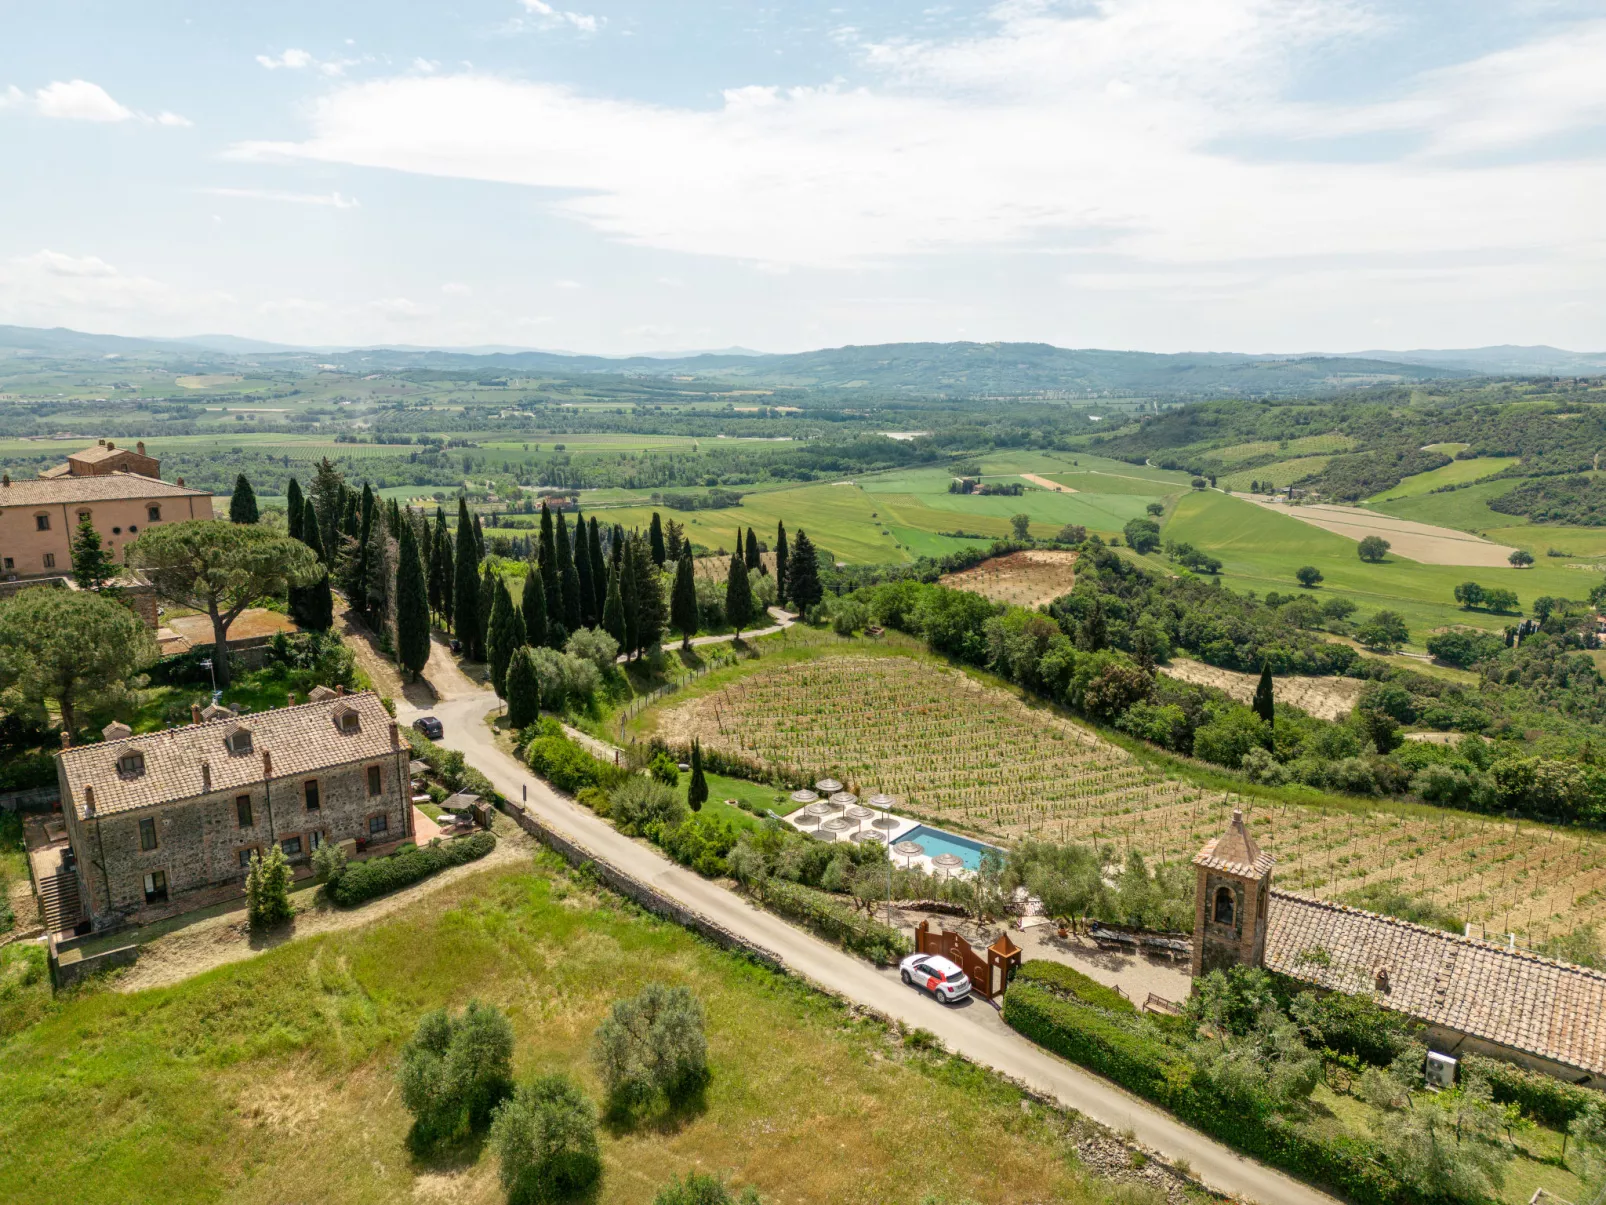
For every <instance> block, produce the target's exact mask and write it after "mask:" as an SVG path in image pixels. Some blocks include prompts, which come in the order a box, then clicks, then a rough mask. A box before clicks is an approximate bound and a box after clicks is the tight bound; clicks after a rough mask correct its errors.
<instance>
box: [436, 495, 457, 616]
mask: <svg viewBox="0 0 1606 1205" xmlns="http://www.w3.org/2000/svg"><path fill="white" fill-rule="evenodd" d="M435 569H436V572H437V573H438V574H439V575H440V583H439V586H440V594H441V597H440V606H439V607H438V608H437V610H438V611H439V613H440V616H441V618H442V619H443V620H445V622H446V625H447V626H448V627H449V626H450V625H451V622H452V610H453V606H452V604H453V603H454V602H455V601H456V594H457V571H456V568H455V567H454V564H453V558H452V537H451V536H450V535H449V534H448V533H447V530H446V516H445V514H444V513H442V514H440V515H437V517H436V522H435Z"/></svg>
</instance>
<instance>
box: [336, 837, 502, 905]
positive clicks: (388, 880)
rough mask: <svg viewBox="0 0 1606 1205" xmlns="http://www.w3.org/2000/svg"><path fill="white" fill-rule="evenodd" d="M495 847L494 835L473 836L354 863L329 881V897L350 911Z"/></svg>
mask: <svg viewBox="0 0 1606 1205" xmlns="http://www.w3.org/2000/svg"><path fill="white" fill-rule="evenodd" d="M495 848H496V838H495V837H494V836H492V835H491V834H490V833H475V834H474V835H473V836H470V837H459V838H457V839H456V840H455V841H443V842H441V843H440V844H439V845H426V846H423V847H422V848H419V849H409V850H405V851H403V852H401V853H396V854H392V855H391V856H390V857H388V858H373V859H370V860H369V861H367V862H353V863H351V865H349V866H347V867H346V869H345V870H344V871H343V872H341V875H340V877H339V878H338V879H335V880H333V881H332V882H330V884H329V888H328V890H329V896H330V898H331V899H333V900H334V901H335V903H337V904H339V905H340V906H341V907H343V908H350V907H351V906H352V905H353V904H360V903H362V902H363V901H364V900H371V899H373V898H374V897H376V896H381V895H386V894H388V893H390V892H392V891H397V890H399V889H401V888H403V887H406V886H409V885H410V884H412V883H416V882H418V881H419V880H420V879H427V878H429V876H430V875H432V874H434V873H435V872H436V871H438V870H445V869H446V868H447V867H449V866H461V865H463V864H464V863H465V862H474V861H477V860H478V859H480V858H483V857H484V856H485V855H486V854H488V853H490V852H491V851H492V850H493V849H495Z"/></svg>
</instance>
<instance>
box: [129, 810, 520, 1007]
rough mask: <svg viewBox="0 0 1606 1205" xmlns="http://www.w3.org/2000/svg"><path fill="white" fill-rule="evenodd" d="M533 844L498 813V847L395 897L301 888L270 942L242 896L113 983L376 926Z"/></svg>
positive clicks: (158, 945) (184, 974) (190, 971)
mask: <svg viewBox="0 0 1606 1205" xmlns="http://www.w3.org/2000/svg"><path fill="white" fill-rule="evenodd" d="M534 848H535V842H534V841H532V840H531V839H530V838H529V837H528V836H526V835H525V833H524V831H523V830H522V829H520V828H519V827H518V826H517V825H515V824H514V823H513V822H512V821H510V820H506V819H504V818H500V817H499V818H498V823H497V825H496V848H495V849H493V850H492V851H491V852H490V853H488V854H486V855H485V856H484V857H483V858H481V859H480V860H479V861H477V862H469V863H468V864H467V865H464V866H454V867H452V868H451V869H450V870H443V871H441V873H440V874H438V875H436V876H435V877H434V878H429V879H425V880H424V881H423V882H422V883H414V884H413V885H412V886H411V887H404V888H402V890H400V891H398V892H396V893H395V894H393V895H387V896H385V897H384V898H383V899H378V900H375V901H373V902H372V903H370V904H364V905H362V906H361V907H358V908H353V909H350V910H345V909H340V908H335V907H333V906H332V905H329V904H323V903H313V902H312V899H313V898H315V897H316V894H317V893H316V892H313V891H306V892H302V893H300V894H301V895H304V896H306V897H308V901H307V903H306V904H305V905H303V904H302V902H301V900H300V899H299V898H298V897H292V899H294V900H295V901H296V909H297V911H296V916H295V920H294V921H293V922H292V924H291V926H290V928H289V929H288V930H286V931H285V932H283V933H281V934H278V935H276V936H275V937H274V938H272V939H271V940H268V941H265V942H253V941H252V940H251V935H250V930H249V929H248V928H247V927H246V923H245V901H244V900H243V899H242V900H241V901H240V907H239V908H238V909H236V910H235V911H232V912H225V913H224V914H223V915H221V916H212V917H208V918H207V919H205V920H202V921H197V922H196V923H195V924H193V925H187V926H185V927H184V928H182V929H177V930H175V931H174V932H172V933H168V934H165V935H163V936H161V937H158V938H157V939H156V940H155V941H152V942H151V943H150V944H149V945H146V946H142V947H141V948H140V951H139V961H138V962H136V963H135V964H134V965H133V967H131V968H130V969H129V971H128V972H127V973H126V974H125V975H123V976H122V977H121V978H119V979H117V980H116V981H115V982H114V983H113V987H114V988H115V989H116V990H117V991H119V992H138V991H143V990H144V989H146V988H149V987H167V986H169V985H171V984H174V983H178V982H179V981H180V980H184V979H188V978H190V976H192V975H199V974H200V973H201V972H202V971H210V970H211V969H212V968H213V967H220V966H224V965H226V964H227V963H231V962H243V961H245V960H246V959H247V958H254V957H256V956H257V955H258V954H261V953H263V952H264V951H266V950H271V949H274V948H275V947H277V946H281V945H283V944H284V943H285V942H287V941H293V940H295V939H296V938H298V937H316V936H317V935H318V934H320V933H334V932H338V931H339V930H341V929H355V928H357V927H359V926H361V925H367V924H371V923H372V922H374V921H376V920H383V919H384V918H385V917H388V916H392V915H394V914H395V913H397V912H399V911H401V910H402V909H403V908H406V907H409V906H411V905H412V904H414V903H417V902H418V901H419V900H421V899H423V898H424V897H426V896H428V895H431V894H433V893H435V892H437V891H439V890H440V889H441V888H443V887H447V886H450V885H451V884H453V883H455V882H457V881H458V880H459V879H463V878H467V877H468V876H469V875H471V874H478V873H479V872H480V871H482V870H493V869H495V868H497V867H500V866H512V865H515V864H518V863H520V862H524V861H527V860H528V859H529V857H530V854H531V853H532V851H533V850H534ZM303 909H304V910H303Z"/></svg>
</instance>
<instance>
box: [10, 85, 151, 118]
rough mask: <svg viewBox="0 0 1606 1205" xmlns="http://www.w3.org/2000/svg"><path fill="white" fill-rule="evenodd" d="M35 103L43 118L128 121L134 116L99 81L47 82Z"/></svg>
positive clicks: (34, 100)
mask: <svg viewBox="0 0 1606 1205" xmlns="http://www.w3.org/2000/svg"><path fill="white" fill-rule="evenodd" d="M33 106H34V110H35V112H37V113H38V114H39V115H40V116H41V117H57V118H61V119H62V120H65V121H128V120H129V119H130V118H132V117H133V116H134V111H133V110H132V109H130V108H127V107H126V106H124V105H120V104H118V103H117V102H116V101H115V100H113V99H112V97H111V94H110V93H109V92H107V91H106V89H104V88H102V87H101V86H100V85H99V84H92V83H90V82H89V81H88V80H82V79H75V80H68V81H66V82H65V83H64V82H62V81H61V80H57V81H55V82H54V83H50V84H46V85H45V86H44V87H43V88H40V89H39V90H38V91H37V92H35V93H34V94H33Z"/></svg>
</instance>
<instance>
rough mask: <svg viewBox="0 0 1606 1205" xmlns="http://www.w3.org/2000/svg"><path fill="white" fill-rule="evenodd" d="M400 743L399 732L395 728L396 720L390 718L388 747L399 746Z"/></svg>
mask: <svg viewBox="0 0 1606 1205" xmlns="http://www.w3.org/2000/svg"><path fill="white" fill-rule="evenodd" d="M400 744H401V733H400V731H399V730H398V729H397V728H396V721H395V720H392V721H391V722H390V747H391V748H392V749H395V748H397V747H398V746H400Z"/></svg>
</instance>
